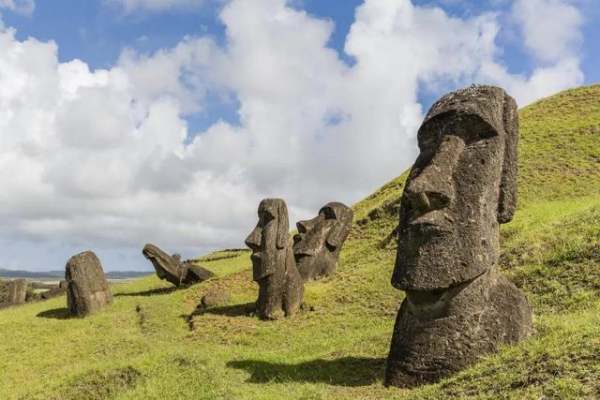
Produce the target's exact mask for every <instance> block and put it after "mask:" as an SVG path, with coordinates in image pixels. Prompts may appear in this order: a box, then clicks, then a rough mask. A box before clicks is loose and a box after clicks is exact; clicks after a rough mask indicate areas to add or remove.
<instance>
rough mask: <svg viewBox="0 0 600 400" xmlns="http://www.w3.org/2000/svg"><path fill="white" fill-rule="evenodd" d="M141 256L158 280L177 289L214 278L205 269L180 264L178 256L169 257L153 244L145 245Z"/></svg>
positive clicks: (186, 263) (185, 262)
mask: <svg viewBox="0 0 600 400" xmlns="http://www.w3.org/2000/svg"><path fill="white" fill-rule="evenodd" d="M142 254H144V257H146V258H147V259H148V260H149V261H150V262H151V263H152V265H153V266H154V270H155V271H156V275H157V276H158V277H159V278H160V279H164V280H167V281H169V282H171V283H172V284H173V285H175V286H177V287H179V286H187V285H192V284H194V283H198V282H202V281H205V280H207V279H209V278H211V277H213V276H214V274H213V273H212V272H210V271H209V270H207V269H206V268H203V267H201V266H199V265H194V264H192V263H191V262H188V261H183V262H182V261H181V256H180V255H179V254H173V255H172V256H170V255H168V254H167V253H165V252H164V251H162V250H161V249H160V248H158V246H155V245H153V244H147V245H145V246H144V249H143V250H142Z"/></svg>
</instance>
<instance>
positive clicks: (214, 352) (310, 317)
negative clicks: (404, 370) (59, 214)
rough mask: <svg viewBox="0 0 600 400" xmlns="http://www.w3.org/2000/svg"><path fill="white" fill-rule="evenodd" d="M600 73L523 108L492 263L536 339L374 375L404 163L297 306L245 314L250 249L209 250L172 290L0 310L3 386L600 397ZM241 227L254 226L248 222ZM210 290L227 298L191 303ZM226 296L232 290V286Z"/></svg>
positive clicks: (291, 395) (386, 324) (181, 393)
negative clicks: (514, 196) (97, 307)
mask: <svg viewBox="0 0 600 400" xmlns="http://www.w3.org/2000/svg"><path fill="white" fill-rule="evenodd" d="M599 138H600V85H596V86H591V87H585V88H579V89H574V90H569V91H566V92H563V93H561V94H559V95H556V96H553V97H551V98H548V99H544V100H542V101H539V102H538V103H535V104H532V105H530V106H528V107H526V108H525V109H523V110H521V142H520V182H519V185H520V186H519V191H520V205H519V210H518V212H517V214H516V218H515V220H514V221H513V222H511V223H510V224H507V225H505V226H504V227H503V228H502V238H503V245H502V246H503V254H502V257H501V268H502V270H503V272H504V273H505V274H507V275H508V276H509V277H510V278H511V279H512V280H513V281H514V282H515V283H516V284H517V285H518V286H519V287H521V288H523V290H524V291H525V292H526V293H527V296H528V298H529V300H530V302H531V303H532V305H533V307H534V310H535V314H536V316H535V327H536V330H537V333H536V335H535V336H534V337H532V338H531V339H529V340H527V341H525V342H523V343H521V344H519V345H517V346H514V347H507V348H503V349H502V350H501V351H500V352H499V353H497V354H494V355H490V356H487V357H485V358H483V359H482V360H481V361H480V362H479V363H478V364H476V365H474V366H473V367H472V368H470V369H467V370H465V371H464V372H462V373H459V374H458V375H456V376H454V377H452V378H450V379H447V380H445V381H443V382H440V383H438V384H435V385H429V386H424V387H421V388H418V389H414V390H399V389H387V388H384V387H383V386H382V376H383V369H384V363H385V357H386V355H387V351H388V346H389V341H390V337H391V332H392V326H393V323H394V318H395V315H396V311H397V308H398V305H399V304H400V301H401V300H402V297H403V294H402V292H399V291H396V290H394V289H392V288H391V286H390V284H389V281H390V276H391V271H392V266H393V258H394V255H395V248H394V246H395V243H394V240H392V238H393V235H392V232H393V230H394V228H395V226H396V223H397V210H396V209H397V204H398V200H399V198H400V196H401V193H402V185H403V182H404V176H401V177H399V178H397V179H395V180H394V181H392V182H390V183H388V184H386V185H385V186H383V187H382V188H381V189H379V190H378V191H377V192H375V193H374V194H372V195H371V196H369V197H368V198H366V199H365V200H363V201H361V202H359V203H358V204H356V205H355V206H354V210H355V212H356V220H355V225H354V229H353V232H352V234H351V237H350V238H349V239H348V241H347V243H346V246H345V249H344V251H343V252H342V255H341V261H340V265H339V267H338V273H337V274H336V276H335V277H333V278H330V279H327V280H325V281H320V282H318V283H310V284H308V285H307V287H306V296H305V301H306V306H305V307H304V310H303V311H302V312H301V313H300V314H299V315H298V316H296V317H294V318H292V319H286V320H281V321H276V322H261V321H259V320H257V319H256V318H254V317H252V316H249V315H247V309H248V304H249V303H251V302H253V301H254V300H255V297H256V287H255V285H254V283H253V282H252V281H251V274H250V271H249V268H250V262H249V257H248V255H249V253H248V252H240V251H224V252H216V253H213V254H211V255H208V256H205V257H204V258H203V259H202V260H201V262H202V264H203V265H205V266H207V267H208V268H210V269H212V270H214V271H216V272H217V275H218V276H217V278H215V279H213V280H211V281H209V282H205V283H202V284H200V285H196V286H193V287H191V288H188V289H185V290H173V289H172V288H170V287H169V285H168V284H165V283H163V282H161V281H159V280H158V279H157V278H155V277H148V278H143V279H139V280H136V281H134V282H132V283H127V284H122V285H115V286H114V287H113V292H114V293H115V302H114V304H113V305H112V306H111V307H110V308H109V309H107V310H106V311H104V312H102V313H100V314H98V315H94V316H92V317H90V318H86V319H66V310H65V308H64V307H65V301H64V299H53V300H50V301H47V302H44V303H36V304H30V305H26V306H22V307H18V308H12V309H8V310H4V311H1V312H0V371H2V373H1V374H0V398H1V399H61V400H69V399H121V400H123V399H282V398H285V399H348V398H360V399H458V398H461V399H462V398H470V399H542V398H543V399H554V398H555V399H586V398H588V399H596V398H600V141H599ZM249 229H250V227H249ZM209 292H213V293H215V292H216V293H228V296H226V298H225V299H224V300H223V304H221V305H217V306H215V307H213V308H210V309H208V310H206V311H204V312H200V311H197V310H196V305H197V304H198V302H199V300H200V298H201V297H202V296H203V295H204V294H206V293H209ZM227 297H228V298H227Z"/></svg>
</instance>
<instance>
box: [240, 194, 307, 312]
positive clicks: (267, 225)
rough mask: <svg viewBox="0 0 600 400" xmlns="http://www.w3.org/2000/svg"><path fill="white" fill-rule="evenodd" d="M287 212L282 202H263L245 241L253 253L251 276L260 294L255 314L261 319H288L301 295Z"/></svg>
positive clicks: (302, 287)
mask: <svg viewBox="0 0 600 400" xmlns="http://www.w3.org/2000/svg"><path fill="white" fill-rule="evenodd" d="M289 229H290V228H289V222H288V211H287V206H286V205H285V202H284V201H283V200H281V199H265V200H263V201H261V202H260V205H259V206H258V224H257V225H256V228H254V230H253V231H252V232H251V233H250V235H248V237H247V238H246V245H247V246H248V247H249V248H250V249H251V250H252V257H251V259H252V275H253V279H254V281H256V282H257V283H258V286H259V292H258V300H257V301H256V311H257V314H258V316H259V317H260V318H262V319H277V318H279V317H280V316H281V314H282V313H283V314H285V316H291V315H293V314H295V313H296V312H297V311H298V309H299V308H300V304H301V303H302V297H303V295H304V285H303V283H302V277H301V276H300V274H299V273H298V270H297V269H296V262H295V260H294V253H293V251H292V243H291V240H290V238H289Z"/></svg>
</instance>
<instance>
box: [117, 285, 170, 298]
mask: <svg viewBox="0 0 600 400" xmlns="http://www.w3.org/2000/svg"><path fill="white" fill-rule="evenodd" d="M177 289H179V288H178V287H175V286H171V287H165V288H156V289H150V290H144V291H142V292H133V293H117V294H115V297H122V296H131V297H137V296H158V295H161V294H169V293H173V292H174V291H176V290H177Z"/></svg>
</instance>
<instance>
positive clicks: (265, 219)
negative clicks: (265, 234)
mask: <svg viewBox="0 0 600 400" xmlns="http://www.w3.org/2000/svg"><path fill="white" fill-rule="evenodd" d="M258 218H259V219H260V222H261V223H262V224H263V225H266V224H268V223H269V222H271V221H272V220H274V219H275V216H274V215H273V214H271V213H270V212H269V211H267V210H262V211H261V212H260V213H259V215H258Z"/></svg>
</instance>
